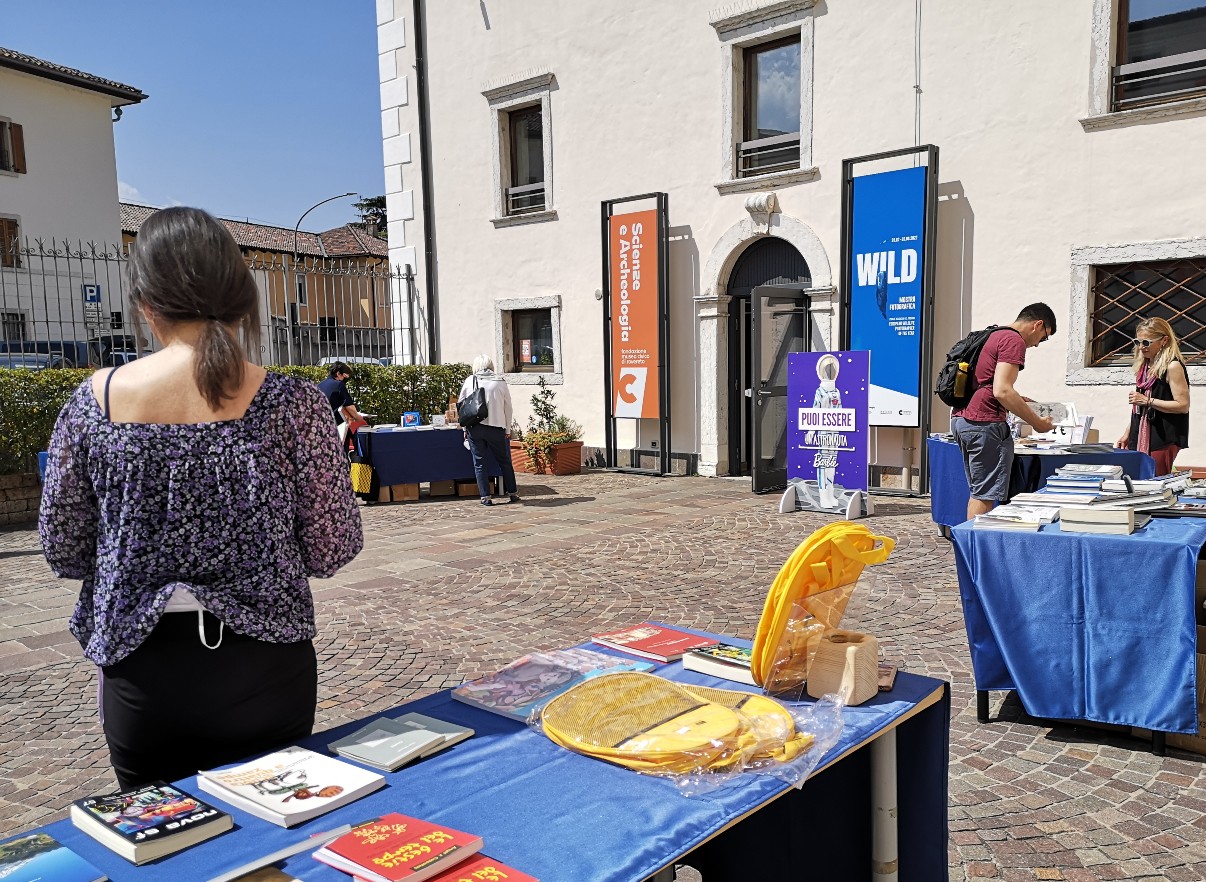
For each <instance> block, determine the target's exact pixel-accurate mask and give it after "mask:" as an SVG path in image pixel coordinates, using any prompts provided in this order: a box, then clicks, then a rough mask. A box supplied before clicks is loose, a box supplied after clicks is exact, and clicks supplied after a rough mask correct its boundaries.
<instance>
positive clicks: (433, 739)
mask: <svg viewBox="0 0 1206 882" xmlns="http://www.w3.org/2000/svg"><path fill="white" fill-rule="evenodd" d="M443 745H444V736H443V735H440V734H438V733H436V732H428V731H427V730H425V729H418V730H416V729H410V728H407V727H401V728H399V727H398V726H396V725H394V721H393V720H391V719H389V718H388V717H380V718H378V719H376V720H373V721H372V722H371V723H369V724H368V725H367V726H365V727H363V728H362V729H359V730H357V731H355V732H353V733H352V734H351V735H349V736H347V737H346V738H341V739H339V740H338V741H334V742H332V743H331V744H330V748H331V750H332V751H333V752H335V753H337V754H339V755H340V756H342V757H344V758H345V759H350V760H353V761H355V762H358V763H364V764H366V765H370V766H373V767H374V768H378V769H382V770H384V771H386V772H392V771H395V770H396V769H400V768H401V767H402V766H404V765H406V763H408V762H410V761H411V760H412V759H415V758H416V757H419V756H422V755H423V754H424V752H425V751H428V750H430V749H431V748H433V747H436V746H440V747H442V746H443Z"/></svg>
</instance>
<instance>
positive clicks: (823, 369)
mask: <svg viewBox="0 0 1206 882" xmlns="http://www.w3.org/2000/svg"><path fill="white" fill-rule="evenodd" d="M839 370H841V365H840V364H839V363H838V360H837V358H836V357H834V356H832V355H823V356H821V357H820V358H819V359H817V379H818V380H820V381H821V382H820V385H818V386H817V392H816V395H814V396H813V399H812V406H813V407H815V408H822V409H825V410H831V409H834V408H840V407H841V406H842V393H841V392H839V391H838V388H837V376H838V371H839ZM835 434H836V433H834V432H819V433H817V438H818V440H819V441H820V442H821V444H822V446H821V447H820V448H819V449H818V450H817V457H818V458H820V459H823V460H824V461H825V462H836V461H837V453H838V448H836V447H826V446H823V445H824V442H825V441H826V440H829V439H831V438H833V436H834V435H835ZM827 436H828V437H827ZM836 474H837V467H836V466H835V465H827V466H818V467H817V488H818V489H819V490H820V502H821V507H822V508H829V509H832V508H837V506H838V500H837V498H836V497H835V495H834V485H833V479H834V476H835V475H836Z"/></svg>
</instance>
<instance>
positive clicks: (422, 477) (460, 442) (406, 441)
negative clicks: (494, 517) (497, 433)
mask: <svg viewBox="0 0 1206 882" xmlns="http://www.w3.org/2000/svg"><path fill="white" fill-rule="evenodd" d="M464 440H465V436H464V435H463V434H462V432H461V430H460V429H436V428H430V429H406V430H401V429H373V430H368V431H360V432H357V433H356V445H357V449H358V450H359V452H360V455H361V456H362V457H364V459H365V461H366V462H368V463H369V464H370V465H371V466H372V467H373V468H374V469H375V470H376V472H377V480H378V481H379V483H380V485H381V486H382V487H386V486H392V485H395V484H429V483H431V482H433V481H437V482H438V481H456V480H458V479H464V480H473V460H472V458H471V457H470V456H469V451H468V450H466V449H465V444H464ZM487 473H488V474H489V475H490V476H491V477H497V476H499V475H501V474H502V468H501V467H500V466H499V464H498V463H497V462H495V461H494V459H493V457H488V458H487Z"/></svg>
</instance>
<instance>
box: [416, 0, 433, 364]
mask: <svg viewBox="0 0 1206 882" xmlns="http://www.w3.org/2000/svg"><path fill="white" fill-rule="evenodd" d="M411 2H412V6H413V13H414V14H413V15H412V20H413V21H414V38H415V87H416V91H417V92H418V93H419V94H418V98H419V102H418V106H419V174H420V180H421V181H422V187H423V268H424V272H425V273H426V276H427V284H426V285H425V286H424V287H425V288H426V289H427V361H428V363H429V364H439V362H440V351H439V339H440V334H439V329H440V311H439V296H438V292H439V283H438V281H437V278H436V232H435V209H434V207H433V206H434V200H433V199H432V193H431V187H432V174H431V131H430V127H431V109H430V102H429V101H428V94H427V37H426V30H427V10H426V4H425V3H424V0H411Z"/></svg>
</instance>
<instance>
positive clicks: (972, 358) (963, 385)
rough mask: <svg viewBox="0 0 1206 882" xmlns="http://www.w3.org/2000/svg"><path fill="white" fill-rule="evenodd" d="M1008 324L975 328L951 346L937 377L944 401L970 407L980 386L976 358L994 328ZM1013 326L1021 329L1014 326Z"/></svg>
mask: <svg viewBox="0 0 1206 882" xmlns="http://www.w3.org/2000/svg"><path fill="white" fill-rule="evenodd" d="M1004 328H1009V326H1008V325H989V326H988V327H987V328H985V329H984V330H982V331H972V332H971V333H970V334H968V335H967V336H966V337H964V338H963V339H962V340H960V341H959V342H958V343H956V344H955V345H954V346H952V347H951V351H950V352H948V353H947V354H946V364H944V365H943V366H942V370H940V371H938V379H937V380H935V381H934V394H935V395H937V396H938V397H939V398H940V399H942V403H943V404H946V405H948V406H949V407H951V408H952V409H954V410H958V409H960V408H962V407H967V405H968V402H970V401H971V399H972V395H974V394H975V393H976V389H978V388H979V387H978V386H977V385H976V362H977V361H978V360H979V359H980V351H981V350H982V349H983V348H984V344H985V343H987V342H988V337H989V335H990V334H992V332H993V331H1000V330H1002V329H1004ZM1009 330H1011V331H1013V332H1014V333H1019V332H1018V331H1017V330H1015V329H1014V328H1009ZM1019 336H1020V334H1019Z"/></svg>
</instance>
